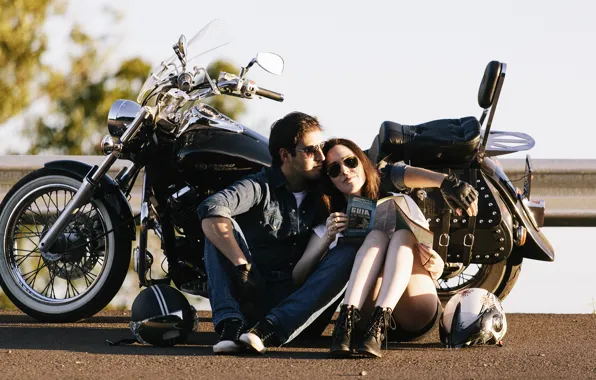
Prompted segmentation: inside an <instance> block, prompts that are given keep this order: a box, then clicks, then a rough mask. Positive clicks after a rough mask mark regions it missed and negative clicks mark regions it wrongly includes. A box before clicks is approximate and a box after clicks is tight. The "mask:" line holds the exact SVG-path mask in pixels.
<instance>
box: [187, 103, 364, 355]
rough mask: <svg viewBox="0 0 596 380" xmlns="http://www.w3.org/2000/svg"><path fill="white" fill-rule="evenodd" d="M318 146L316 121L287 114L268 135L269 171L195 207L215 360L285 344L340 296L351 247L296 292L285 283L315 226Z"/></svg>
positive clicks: (338, 251)
mask: <svg viewBox="0 0 596 380" xmlns="http://www.w3.org/2000/svg"><path fill="white" fill-rule="evenodd" d="M323 144H324V140H323V134H322V130H321V126H320V125H319V123H318V121H317V119H316V118H314V117H311V116H309V115H306V114H304V113H300V112H293V113H290V114H288V115H286V116H285V117H284V118H282V119H280V120H278V121H277V122H275V123H274V124H273V126H272V128H271V134H270V137H269V151H270V153H271V157H272V166H271V168H268V169H265V170H263V171H262V172H261V173H258V174H256V175H251V176H248V177H246V178H245V179H243V180H240V181H238V182H236V183H234V184H233V185H232V186H230V187H228V188H227V189H225V190H222V191H220V192H218V193H216V194H214V195H212V196H211V197H209V198H208V199H206V200H205V201H204V202H203V203H201V205H200V206H199V210H198V212H199V216H200V218H201V220H202V227H203V231H204V232H205V237H206V243H205V266H206V269H207V273H208V277H209V300H210V303H211V308H212V315H213V324H214V326H215V331H216V332H217V333H218V334H219V335H220V339H219V342H218V343H217V344H216V345H215V346H214V347H213V351H214V352H215V353H228V354H230V353H236V352H239V351H240V350H241V348H242V345H244V346H246V347H248V348H250V349H252V350H254V351H257V352H259V353H264V352H265V351H266V347H267V346H272V345H280V344H283V343H286V342H288V341H290V340H291V339H293V338H294V337H295V336H297V335H298V334H299V333H300V332H301V331H303V330H304V328H306V327H307V326H308V325H309V324H310V323H312V322H313V321H314V320H315V319H317V318H318V317H319V316H320V315H321V314H322V313H323V312H324V311H325V310H330V311H331V312H333V311H334V306H333V305H336V304H337V302H338V301H339V298H340V297H341V295H342V294H343V292H344V289H345V285H346V283H347V281H348V278H349V276H350V271H351V268H352V264H353V261H354V257H355V254H356V251H357V248H358V247H356V246H353V245H349V244H339V245H338V246H337V247H335V248H333V249H331V250H330V251H329V253H328V254H327V255H326V256H325V257H324V258H323V259H322V260H321V261H320V262H319V264H318V265H317V268H316V269H315V271H314V272H313V273H312V274H311V275H310V277H309V278H308V279H307V280H306V282H305V283H304V284H303V285H302V286H300V287H297V286H296V285H295V284H294V283H293V281H292V269H293V267H294V265H295V263H296V262H297V261H298V260H299V259H300V257H301V255H302V253H303V252H304V250H305V248H306V244H307V243H308V240H309V237H310V234H311V232H312V227H313V226H314V225H316V223H317V222H318V221H317V220H315V216H316V214H317V207H318V203H319V196H318V192H317V188H316V182H317V180H318V179H319V177H320V176H321V173H322V167H323V161H324V156H323V153H322V146H323ZM232 218H233V219H232ZM255 322H257V323H256V324H255V325H253V326H252V327H251V328H250V329H249V330H246V329H247V327H249V326H251V325H252V324H253V323H255Z"/></svg>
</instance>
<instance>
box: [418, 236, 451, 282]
mask: <svg viewBox="0 0 596 380" xmlns="http://www.w3.org/2000/svg"><path fill="white" fill-rule="evenodd" d="M417 245H418V251H419V252H420V260H422V266H423V267H424V269H426V270H427V271H428V273H430V277H431V278H432V279H433V280H438V279H439V278H440V277H441V275H442V274H443V269H444V268H445V262H444V261H443V259H442V258H441V256H439V254H438V253H437V252H436V251H435V250H434V249H432V247H429V246H428V245H426V244H424V243H418V244H417Z"/></svg>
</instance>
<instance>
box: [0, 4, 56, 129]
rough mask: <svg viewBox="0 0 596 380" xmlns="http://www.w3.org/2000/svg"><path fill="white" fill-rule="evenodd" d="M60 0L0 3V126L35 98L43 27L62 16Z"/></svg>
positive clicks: (44, 45)
mask: <svg viewBox="0 0 596 380" xmlns="http://www.w3.org/2000/svg"><path fill="white" fill-rule="evenodd" d="M63 5H64V3H63V2H62V1H60V0H0V67H1V68H2V70H0V94H2V102H0V124H2V123H3V122H5V121H7V120H8V119H9V118H11V117H12V116H14V115H17V114H19V113H20V112H22V111H23V110H24V109H25V108H27V107H28V106H29V105H30V103H31V101H32V99H33V98H34V97H36V96H37V86H36V83H37V80H38V78H39V76H40V74H41V73H43V72H44V70H45V68H44V66H43V64H42V62H41V57H42V55H43V53H45V51H46V49H47V37H46V35H45V34H44V31H43V28H42V26H43V25H44V22H45V20H46V18H47V17H49V16H51V15H52V14H57V13H61V12H63V10H64V9H63Z"/></svg>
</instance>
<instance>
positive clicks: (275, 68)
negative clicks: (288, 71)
mask: <svg viewBox="0 0 596 380" xmlns="http://www.w3.org/2000/svg"><path fill="white" fill-rule="evenodd" d="M256 61H257V63H258V64H259V66H261V68H263V70H265V71H268V72H270V73H271V74H275V75H280V74H281V73H283V71H284V60H283V58H282V57H280V56H279V55H277V54H275V53H259V54H257V58H256Z"/></svg>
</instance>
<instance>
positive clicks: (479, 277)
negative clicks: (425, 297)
mask: <svg viewBox="0 0 596 380" xmlns="http://www.w3.org/2000/svg"><path fill="white" fill-rule="evenodd" d="M488 272H489V271H488V266H487V265H482V264H470V265H468V266H467V267H465V268H463V270H461V272H460V273H458V274H457V275H455V276H453V277H450V278H441V279H439V280H438V281H437V283H438V286H437V293H438V294H439V296H440V297H441V298H447V299H448V298H450V297H451V296H453V295H454V294H455V293H457V292H458V291H460V290H462V289H467V288H476V287H480V285H482V284H483V283H484V280H485V279H486V277H487V276H488ZM489 291H491V290H490V289H489Z"/></svg>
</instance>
